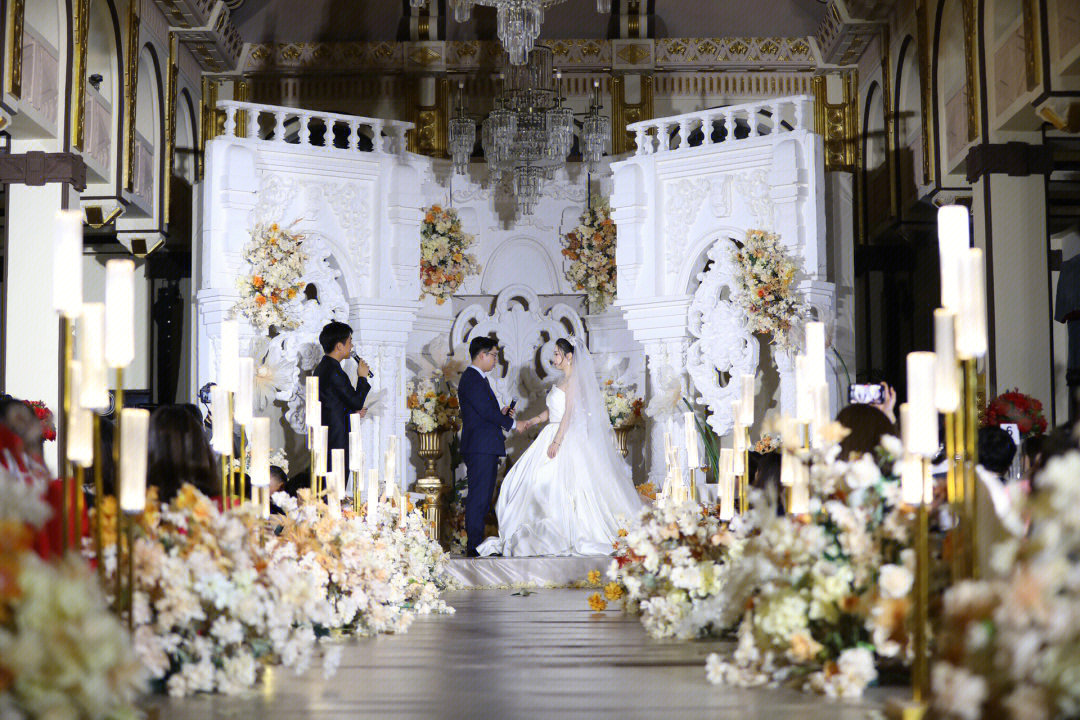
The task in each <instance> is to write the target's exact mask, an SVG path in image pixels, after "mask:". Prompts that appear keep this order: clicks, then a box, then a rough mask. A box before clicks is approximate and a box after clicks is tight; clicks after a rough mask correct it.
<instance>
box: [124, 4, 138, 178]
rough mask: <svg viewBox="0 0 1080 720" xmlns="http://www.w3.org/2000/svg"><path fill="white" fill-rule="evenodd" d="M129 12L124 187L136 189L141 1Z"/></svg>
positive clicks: (126, 61)
mask: <svg viewBox="0 0 1080 720" xmlns="http://www.w3.org/2000/svg"><path fill="white" fill-rule="evenodd" d="M130 8H131V9H130V11H129V12H128V26H127V48H126V49H127V56H126V58H125V64H126V68H125V70H124V139H123V143H124V146H123V147H124V188H125V189H127V190H134V189H135V109H136V102H135V101H136V95H137V94H138V90H139V3H138V2H137V0H132V2H131V5H130Z"/></svg>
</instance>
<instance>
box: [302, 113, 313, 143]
mask: <svg viewBox="0 0 1080 720" xmlns="http://www.w3.org/2000/svg"><path fill="white" fill-rule="evenodd" d="M309 122H311V114H310V113H300V144H301V145H310V144H311V128H310V127H308V123H309Z"/></svg>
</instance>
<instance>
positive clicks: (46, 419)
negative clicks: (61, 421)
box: [23, 400, 56, 440]
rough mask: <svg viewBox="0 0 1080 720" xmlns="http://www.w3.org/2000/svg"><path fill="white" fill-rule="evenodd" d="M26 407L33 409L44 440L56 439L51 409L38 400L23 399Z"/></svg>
mask: <svg viewBox="0 0 1080 720" xmlns="http://www.w3.org/2000/svg"><path fill="white" fill-rule="evenodd" d="M23 404H25V405H26V407H28V408H30V409H31V410H33V411H34V414H35V415H37V419H38V421H39V422H40V423H41V437H42V438H44V439H45V440H55V439H56V425H55V424H54V423H53V414H52V410H50V409H49V408H48V406H47V405H46V404H45V403H43V402H41V401H40V400H23Z"/></svg>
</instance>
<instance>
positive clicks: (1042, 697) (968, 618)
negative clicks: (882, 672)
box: [931, 450, 1080, 720]
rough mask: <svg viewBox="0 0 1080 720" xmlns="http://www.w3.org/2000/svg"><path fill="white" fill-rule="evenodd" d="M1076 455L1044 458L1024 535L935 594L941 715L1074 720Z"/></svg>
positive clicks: (1079, 642) (1078, 677)
mask: <svg viewBox="0 0 1080 720" xmlns="http://www.w3.org/2000/svg"><path fill="white" fill-rule="evenodd" d="M1077 478H1080V452H1078V451H1075V450H1074V451H1072V452H1070V453H1068V454H1067V455H1064V456H1060V457H1056V458H1052V459H1051V460H1050V461H1049V462H1047V464H1046V468H1045V470H1043V472H1042V473H1041V474H1039V475H1038V476H1037V477H1036V479H1035V483H1034V486H1035V488H1036V490H1035V491H1034V493H1033V494H1032V496H1031V497H1030V499H1029V502H1028V503H1027V505H1026V508H1025V511H1026V513H1027V514H1028V516H1029V517H1030V519H1031V531H1030V533H1029V535H1028V536H1027V537H1025V538H1023V539H1022V540H1021V539H1016V538H1013V539H1010V540H1007V541H1005V542H1002V543H1000V544H998V545H997V546H995V547H994V548H993V550H992V551H991V555H990V566H991V572H990V577H988V578H987V579H985V580H981V581H966V582H962V583H960V584H958V585H956V586H954V587H952V588H951V589H949V591H948V592H947V593H946V594H945V602H944V618H943V620H942V623H941V626H942V634H941V637H940V638H939V641H938V658H939V660H938V661H937V662H935V664H934V666H933V669H932V671H931V681H932V685H933V694H934V701H933V704H934V706H935V709H936V710H937V711H938V713H940V716H941V717H948V718H958V719H961V720H976V719H977V718H986V717H995V718H1009V719H1010V720H1029V719H1034V718H1041V719H1047V720H1048V719H1049V718H1072V717H1077V716H1080V514H1078V513H1077V512H1076V508H1077V507H1080V484H1078V483H1077Z"/></svg>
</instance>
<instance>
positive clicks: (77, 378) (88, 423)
mask: <svg viewBox="0 0 1080 720" xmlns="http://www.w3.org/2000/svg"><path fill="white" fill-rule="evenodd" d="M69 367H70V370H71V397H72V398H74V402H72V404H71V412H70V413H69V414H68V427H67V432H68V435H67V437H68V446H67V453H68V460H70V461H71V462H73V463H75V464H76V465H78V466H79V467H89V466H91V465H93V464H94V418H93V416H92V415H91V413H90V411H89V410H87V409H86V408H84V407H82V406H80V405H79V397H80V396H81V395H82V392H81V387H80V386H81V385H82V363H80V362H79V361H78V360H72V361H71V365H70V366H69Z"/></svg>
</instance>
